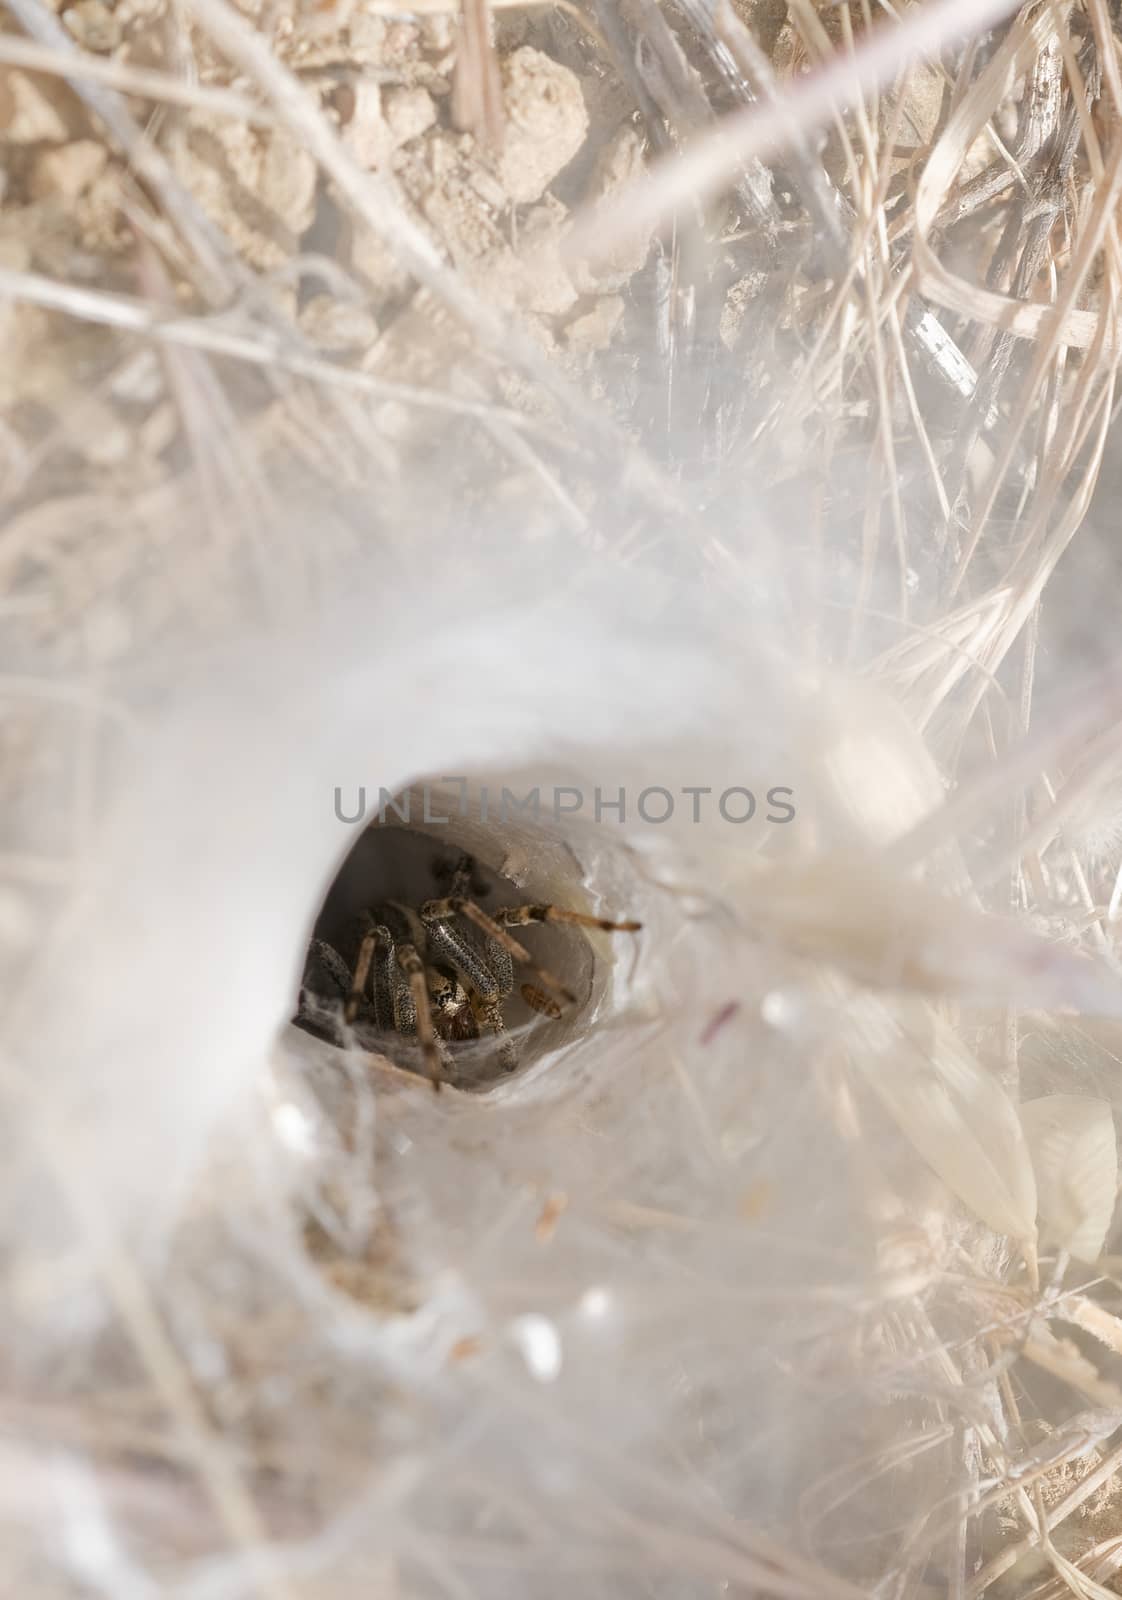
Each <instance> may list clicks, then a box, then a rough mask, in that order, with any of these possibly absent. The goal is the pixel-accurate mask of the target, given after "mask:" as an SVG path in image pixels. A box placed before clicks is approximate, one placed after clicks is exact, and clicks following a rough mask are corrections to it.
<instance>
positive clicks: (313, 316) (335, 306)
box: [300, 294, 378, 355]
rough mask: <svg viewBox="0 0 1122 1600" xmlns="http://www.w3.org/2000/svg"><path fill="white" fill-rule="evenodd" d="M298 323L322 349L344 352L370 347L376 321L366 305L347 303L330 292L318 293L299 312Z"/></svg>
mask: <svg viewBox="0 0 1122 1600" xmlns="http://www.w3.org/2000/svg"><path fill="white" fill-rule="evenodd" d="M300 326H301V328H302V329H303V330H304V332H305V333H306V334H307V335H308V337H309V339H313V340H314V341H315V343H316V344H317V345H319V346H320V348H321V349H323V350H329V351H331V352H333V353H335V354H340V355H341V354H344V353H346V352H350V351H354V350H369V348H370V346H371V345H372V344H373V343H374V341H375V339H376V338H377V337H378V324H377V323H376V322H375V321H374V318H373V317H372V316H371V315H370V313H369V311H367V309H366V307H365V306H358V305H348V304H347V302H346V301H345V300H336V299H335V298H334V297H333V296H332V295H329V294H317V295H315V296H314V297H313V298H312V299H311V300H309V301H308V303H307V305H306V306H305V307H304V309H303V311H301V313H300Z"/></svg>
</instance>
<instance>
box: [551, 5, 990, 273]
mask: <svg viewBox="0 0 1122 1600" xmlns="http://www.w3.org/2000/svg"><path fill="white" fill-rule="evenodd" d="M1015 10H1016V0H930V3H929V4H926V5H923V6H920V7H917V8H916V9H915V10H914V11H911V12H909V13H908V15H907V17H906V18H905V19H904V20H903V21H902V22H900V24H899V25H898V26H890V27H886V26H884V25H881V26H880V27H878V28H877V29H876V30H875V32H874V33H873V35H871V36H868V37H867V38H866V39H865V41H863V43H862V46H861V49H860V50H859V51H858V52H857V54H856V56H855V57H853V58H852V59H851V58H850V57H849V56H836V57H835V58H834V59H833V60H832V61H831V62H830V64H829V65H828V66H824V67H822V68H819V69H817V70H816V71H814V72H811V73H809V74H808V75H807V76H806V77H804V78H803V79H801V80H800V81H799V82H798V83H797V84H796V85H794V86H793V87H792V88H791V89H790V90H789V91H788V92H787V94H786V95H785V97H784V99H783V100H782V101H780V102H777V103H773V104H769V105H766V106H759V107H756V106H753V107H751V108H750V109H748V110H745V111H740V112H734V113H733V114H732V115H731V116H729V117H725V118H723V119H722V120H721V121H720V122H719V123H718V124H717V126H716V128H714V129H713V131H712V132H710V133H706V134H702V135H700V136H699V137H698V139H697V140H696V141H695V142H694V144H693V145H692V146H691V147H690V149H689V150H687V151H685V152H683V154H682V155H680V156H679V157H678V158H677V159H675V160H674V161H669V160H664V161H661V162H659V163H658V164H657V165H656V166H655V167H654V168H653V169H652V170H651V172H650V174H649V175H648V176H646V177H644V178H639V179H635V180H633V181H632V182H631V183H630V184H629V185H628V187H627V188H626V189H624V190H622V191H621V192H619V193H618V194H616V195H614V196H613V197H612V204H611V208H610V210H608V209H607V208H600V207H592V208H588V209H586V210H585V211H583V212H582V213H581V214H580V215H579V216H578V218H577V220H576V223H575V225H574V228H573V231H572V233H571V234H570V236H569V239H568V242H567V250H566V254H567V256H568V259H569V260H574V259H578V260H579V259H590V260H595V259H597V257H598V256H600V255H602V254H603V253H606V252H609V251H611V250H613V249H617V248H618V247H619V246H620V245H621V244H622V243H623V242H624V241H625V240H627V239H630V238H634V237H635V236H637V235H638V236H643V235H646V234H649V233H653V232H655V231H656V230H657V229H659V228H660V227H662V226H663V225H664V224H665V223H666V222H667V221H669V219H670V218H671V217H672V216H673V215H674V213H675V212H677V211H678V210H679V209H681V208H682V207H683V206H686V205H693V204H697V203H699V202H705V201H707V200H710V199H712V198H713V197H714V196H715V195H716V194H718V193H719V192H720V191H721V189H722V188H724V187H725V186H726V185H727V184H728V183H729V182H730V181H731V180H732V179H733V178H734V177H735V175H736V172H737V170H738V168H739V167H740V165H741V163H743V162H744V161H746V160H747V159H748V158H749V157H750V156H759V157H761V158H764V157H767V156H769V155H772V154H774V153H775V152H777V151H779V150H783V149H785V148H787V147H788V146H789V145H791V144H792V143H794V142H796V141H797V140H799V139H801V138H802V137H803V135H805V134H806V133H807V132H809V131H810V130H811V129H812V128H823V127H826V126H828V125H829V124H830V123H831V122H832V121H833V120H834V118H835V117H836V116H837V115H838V114H839V112H840V111H841V110H843V109H844V108H845V107H846V106H849V105H852V104H853V102H854V100H855V99H856V98H857V97H858V96H859V95H860V94H861V93H862V91H863V90H870V89H875V88H881V87H885V86H887V85H888V84H890V83H891V82H892V81H893V79H894V78H895V77H896V75H897V73H898V72H900V70H901V69H902V68H904V67H906V66H909V65H911V64H912V63H913V62H916V61H922V60H924V59H926V58H927V57H928V56H932V55H936V54H937V53H938V52H939V51H940V50H941V49H943V48H944V47H945V46H946V45H948V44H950V43H951V42H952V41H953V40H955V39H958V38H961V37H963V36H967V35H971V34H974V33H978V32H981V31H982V30H983V29H985V28H988V27H992V26H993V24H994V23H996V22H999V21H1001V19H1002V18H1003V17H1007V16H1008V15H1009V14H1010V13H1011V12H1013V11H1015Z"/></svg>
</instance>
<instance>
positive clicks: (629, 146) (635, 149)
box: [575, 123, 651, 294]
mask: <svg viewBox="0 0 1122 1600" xmlns="http://www.w3.org/2000/svg"><path fill="white" fill-rule="evenodd" d="M643 165H644V160H643V140H642V138H641V136H640V135H639V134H638V133H637V132H636V131H635V129H634V128H632V127H631V126H630V124H628V123H624V125H623V126H622V127H621V128H619V129H618V130H617V132H616V134H615V135H614V137H613V138H611V139H610V140H609V141H608V143H607V144H606V145H605V147H604V149H603V151H602V152H601V155H600V159H599V160H598V161H597V163H596V170H595V172H594V173H593V176H592V181H591V184H590V185H589V190H588V195H587V197H586V199H587V203H589V204H591V205H600V206H603V205H605V203H606V202H609V201H610V200H611V199H612V197H613V195H615V194H616V192H617V191H618V190H620V189H622V188H623V187H624V186H625V185H626V184H628V183H630V182H631V181H632V180H633V179H634V178H637V177H638V176H639V174H640V173H641V172H642V171H643ZM650 248H651V240H650V234H649V233H648V232H645V231H644V232H641V233H640V234H639V235H637V237H635V238H633V239H624V240H622V241H621V242H620V244H618V245H617V246H616V247H615V248H614V249H613V250H612V251H611V252H610V253H609V254H608V255H606V256H604V257H597V259H596V260H595V261H594V262H592V263H582V264H581V265H580V266H579V267H577V268H576V269H575V272H576V277H577V283H578V287H579V288H580V289H581V290H582V291H583V292H584V293H586V294H590V293H595V292H596V291H597V290H600V291H603V290H604V289H622V288H623V286H624V284H625V283H626V282H627V281H628V279H629V278H631V277H633V276H634V275H635V273H636V272H638V271H639V269H640V268H641V267H642V266H643V264H644V262H645V261H646V259H647V254H648V252H649V251H650Z"/></svg>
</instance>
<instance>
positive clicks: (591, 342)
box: [565, 294, 623, 354]
mask: <svg viewBox="0 0 1122 1600" xmlns="http://www.w3.org/2000/svg"><path fill="white" fill-rule="evenodd" d="M622 316H623V301H622V299H621V298H620V296H619V295H618V294H606V295H603V296H602V297H601V298H600V299H599V300H597V302H596V304H595V305H594V306H593V307H592V310H591V311H586V312H585V314H584V315H583V316H581V317H574V318H573V320H572V322H570V323H569V325H568V327H567V328H566V329H565V343H566V344H567V345H568V347H569V349H570V350H573V351H578V352H580V353H582V354H584V353H591V352H592V351H594V350H606V349H607V348H608V346H609V345H610V344H611V342H612V338H613V336H614V334H615V331H616V329H617V328H618V327H619V324H620V318H621V317H622Z"/></svg>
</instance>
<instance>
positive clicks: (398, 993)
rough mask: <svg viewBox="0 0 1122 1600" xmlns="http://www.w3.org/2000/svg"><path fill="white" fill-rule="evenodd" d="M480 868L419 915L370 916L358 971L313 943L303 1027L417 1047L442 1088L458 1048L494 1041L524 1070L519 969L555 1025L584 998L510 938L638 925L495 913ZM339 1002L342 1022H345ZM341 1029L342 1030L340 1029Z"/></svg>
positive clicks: (513, 909) (529, 910)
mask: <svg viewBox="0 0 1122 1600" xmlns="http://www.w3.org/2000/svg"><path fill="white" fill-rule="evenodd" d="M473 871H474V863H473V862H472V861H471V859H470V857H467V856H464V857H462V858H461V859H460V860H459V862H458V863H457V864H456V865H455V867H454V868H453V870H452V872H451V875H450V884H449V893H448V895H447V896H446V897H444V898H442V899H436V900H428V901H425V903H424V904H423V905H421V906H419V907H416V908H414V907H411V906H407V905H403V904H401V903H400V902H398V901H393V900H391V901H384V902H381V903H379V904H376V905H373V906H371V907H370V908H368V909H367V910H366V911H364V912H363V913H362V916H361V917H360V919H359V926H358V928H357V930H356V932H355V937H354V944H355V957H354V966H353V970H352V968H351V967H349V966H348V964H347V962H346V961H344V959H343V957H342V956H341V955H340V954H339V952H338V951H337V950H336V949H335V948H334V947H333V946H332V945H330V944H328V943H327V942H326V941H325V940H323V939H317V938H313V940H312V942H311V946H310V948H309V951H308V959H307V963H306V965H305V970H304V982H303V986H302V989H301V994H300V1009H299V1015H298V1020H300V1021H301V1022H303V1023H304V1024H305V1025H306V1026H310V1027H312V1028H313V1029H314V1030H315V1031H317V1032H323V1031H327V1032H328V1033H329V1034H330V1035H332V1036H339V1037H337V1038H336V1042H344V1036H345V1033H346V1032H347V1031H348V1030H349V1031H351V1032H352V1033H353V1035H354V1036H355V1037H356V1038H357V1039H358V1040H359V1042H360V1043H365V1042H367V1041H366V1039H365V1035H366V1034H367V1032H369V1031H370V1030H373V1031H375V1032H376V1033H378V1034H383V1035H384V1034H387V1033H393V1034H398V1035H400V1036H402V1037H404V1038H415V1039H417V1040H418V1042H419V1044H420V1047H421V1051H422V1054H423V1057H424V1061H425V1066H426V1068H427V1070H428V1072H429V1075H430V1077H431V1078H432V1081H433V1085H434V1087H436V1088H439V1087H440V1084H441V1081H442V1079H443V1078H444V1077H445V1076H446V1075H447V1074H448V1070H449V1068H450V1066H451V1052H452V1048H453V1047H454V1046H455V1045H457V1044H462V1043H466V1042H468V1041H471V1040H475V1039H479V1038H482V1037H487V1036H490V1037H493V1038H494V1040H495V1045H496V1052H497V1055H498V1060H499V1062H500V1064H501V1066H502V1068H503V1070H504V1071H507V1072H510V1071H513V1070H514V1068H515V1067H517V1065H518V1053H517V1049H516V1046H515V1043H514V1040H513V1039H512V1038H511V1036H510V1034H509V1033H508V1032H507V1029H506V1022H505V1019H504V1016H503V1003H504V1001H505V1000H506V999H507V998H508V997H509V996H510V994H511V993H512V991H513V989H514V970H515V963H518V964H519V965H520V966H525V967H526V968H527V969H528V970H529V972H530V973H531V975H532V976H533V978H534V979H535V980H536V981H535V983H534V984H528V983H527V984H523V985H522V986H521V992H522V994H523V996H524V997H528V995H532V996H533V1000H532V1001H530V1000H529V999H528V1003H530V1004H532V1005H533V1009H535V1010H537V1011H539V1012H541V1013H542V1014H543V1015H545V1016H548V1017H550V1018H554V1019H556V1018H558V1017H560V1016H561V1014H562V1013H561V1006H560V1004H559V1003H558V1002H559V1000H560V1001H565V1002H568V1003H572V1002H574V1001H575V998H576V997H575V995H573V993H572V992H571V991H570V990H569V989H568V988H566V986H565V985H564V984H563V983H562V982H561V981H560V979H558V978H557V977H555V976H554V974H553V973H551V972H550V971H548V969H546V968H544V967H539V966H538V965H536V963H535V962H534V960H533V958H532V956H531V954H530V952H529V951H528V950H527V949H526V948H525V947H524V946H523V945H522V944H521V943H520V942H519V941H518V940H517V939H515V938H514V937H513V935H512V934H511V933H510V932H509V929H510V928H512V927H522V926H525V925H526V924H528V923H531V922H560V923H567V924H570V925H573V926H578V927H595V928H601V929H603V930H605V931H612V932H617V931H619V932H636V931H637V930H638V928H639V923H637V922H609V921H607V920H606V919H605V918H602V917H592V916H586V915H585V914H584V913H582V912H577V911H567V910H565V909H563V908H562V907H559V906H553V905H522V906H508V907H502V908H500V909H498V910H496V911H494V912H493V913H491V914H488V913H487V912H486V911H484V910H483V909H482V908H481V907H480V906H479V905H478V904H477V903H476V901H475V900H474V899H472V898H471V897H470V896H471V891H472V890H473V888H474V887H475V886H474V883H473ZM340 1003H341V1007H342V1016H341V1017H340V1016H339V1011H340ZM340 1023H341V1024H342V1026H341V1027H340Z"/></svg>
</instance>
